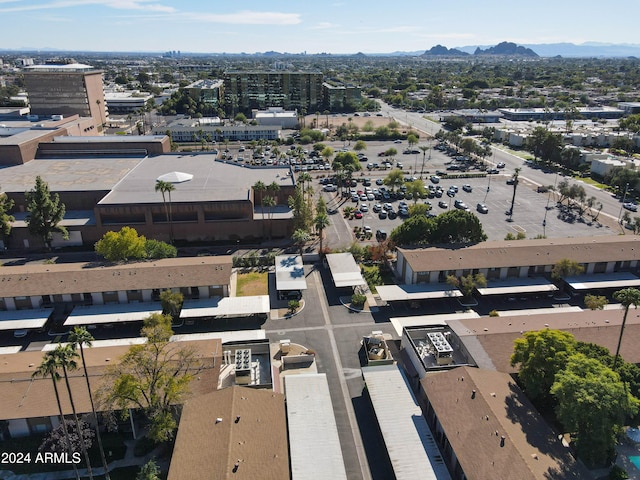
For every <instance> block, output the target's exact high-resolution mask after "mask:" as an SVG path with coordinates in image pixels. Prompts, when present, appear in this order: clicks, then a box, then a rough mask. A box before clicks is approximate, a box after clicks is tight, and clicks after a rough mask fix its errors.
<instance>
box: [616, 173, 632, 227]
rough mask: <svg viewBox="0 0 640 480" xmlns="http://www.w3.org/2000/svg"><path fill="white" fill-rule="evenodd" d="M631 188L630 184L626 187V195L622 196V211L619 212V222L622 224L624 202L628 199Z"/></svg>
mask: <svg viewBox="0 0 640 480" xmlns="http://www.w3.org/2000/svg"><path fill="white" fill-rule="evenodd" d="M628 189H629V184H628V183H627V185H626V186H625V187H624V195H623V196H622V205H620V213H619V214H618V223H619V224H622V209H623V208H624V202H625V201H626V199H627V190H628Z"/></svg>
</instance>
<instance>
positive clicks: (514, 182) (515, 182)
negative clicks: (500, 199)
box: [509, 168, 520, 221]
mask: <svg viewBox="0 0 640 480" xmlns="http://www.w3.org/2000/svg"><path fill="white" fill-rule="evenodd" d="M519 174H520V169H519V168H516V169H515V171H514V172H513V195H512V197H511V208H510V209H509V221H511V220H513V206H514V204H515V203H516V189H517V188H518V175H519Z"/></svg>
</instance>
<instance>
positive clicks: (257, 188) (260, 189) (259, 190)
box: [253, 180, 267, 235]
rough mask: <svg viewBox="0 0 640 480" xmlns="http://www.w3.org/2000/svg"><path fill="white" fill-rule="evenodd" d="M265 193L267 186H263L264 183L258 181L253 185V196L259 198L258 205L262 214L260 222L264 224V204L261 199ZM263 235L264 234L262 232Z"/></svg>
mask: <svg viewBox="0 0 640 480" xmlns="http://www.w3.org/2000/svg"><path fill="white" fill-rule="evenodd" d="M266 191H267V186H266V185H265V183H264V182H263V181H262V180H258V181H257V182H256V183H254V184H253V192H254V194H256V193H257V194H258V196H259V200H258V203H259V205H260V212H261V213H262V221H263V222H264V202H263V198H264V193H265V192H266ZM263 228H264V226H263ZM263 235H264V232H263Z"/></svg>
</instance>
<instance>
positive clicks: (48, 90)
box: [24, 63, 108, 132]
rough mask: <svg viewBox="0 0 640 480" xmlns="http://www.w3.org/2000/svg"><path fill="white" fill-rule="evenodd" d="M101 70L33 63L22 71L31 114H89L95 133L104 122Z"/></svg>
mask: <svg viewBox="0 0 640 480" xmlns="http://www.w3.org/2000/svg"><path fill="white" fill-rule="evenodd" d="M102 73H103V72H102V70H96V69H94V68H93V67H91V66H90V65H84V64H80V63H72V64H68V65H33V66H30V67H27V68H26V69H25V72H24V81H25V85H26V89H27V93H28V95H29V105H30V106H31V114H32V115H38V116H49V117H50V116H52V115H62V116H68V115H74V114H75V115H80V116H81V117H91V118H93V120H94V126H95V128H96V130H97V131H98V132H102V129H103V125H104V124H105V123H106V121H107V116H108V113H107V108H106V101H105V98H104V90H103V84H102Z"/></svg>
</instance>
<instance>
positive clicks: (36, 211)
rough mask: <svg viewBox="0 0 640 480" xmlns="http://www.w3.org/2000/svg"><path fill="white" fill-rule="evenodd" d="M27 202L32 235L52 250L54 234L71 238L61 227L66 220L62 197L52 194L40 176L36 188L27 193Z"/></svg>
mask: <svg viewBox="0 0 640 480" xmlns="http://www.w3.org/2000/svg"><path fill="white" fill-rule="evenodd" d="M25 198H26V201H27V212H29V213H28V214H27V219H26V221H27V226H28V227H29V232H30V233H31V234H32V235H35V236H37V237H40V238H41V239H42V241H43V243H44V244H45V246H46V247H47V249H49V250H51V241H52V240H53V234H54V233H56V232H57V233H60V234H61V235H62V238H64V239H65V240H66V239H68V238H69V232H67V229H66V228H65V227H63V226H62V225H60V222H61V221H62V219H63V218H64V214H65V206H64V203H62V202H60V196H59V195H58V194H57V193H55V194H53V195H52V194H51V192H50V191H49V185H48V184H47V183H46V182H45V181H44V180H42V177H40V176H39V175H38V176H37V177H36V184H35V186H34V188H33V189H32V190H31V191H29V192H27V193H25Z"/></svg>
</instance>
